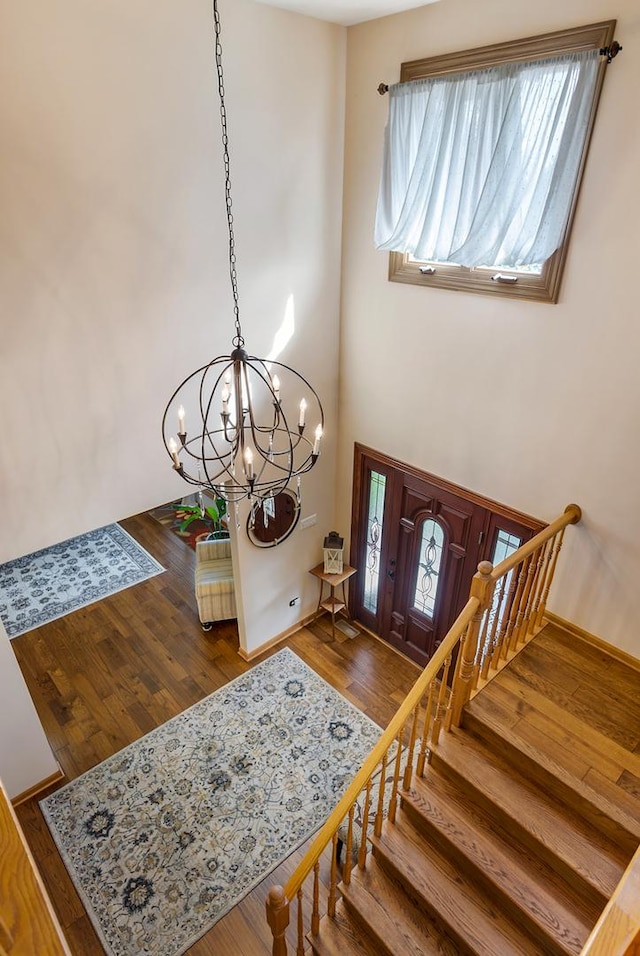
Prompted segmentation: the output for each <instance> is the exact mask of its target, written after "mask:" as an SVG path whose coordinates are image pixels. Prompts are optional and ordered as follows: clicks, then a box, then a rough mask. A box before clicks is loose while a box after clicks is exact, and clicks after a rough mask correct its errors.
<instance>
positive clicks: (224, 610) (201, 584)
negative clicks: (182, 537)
mask: <svg viewBox="0 0 640 956" xmlns="http://www.w3.org/2000/svg"><path fill="white" fill-rule="evenodd" d="M195 586H196V601H197V603H198V616H199V618H200V623H201V625H202V629H203V630H204V631H208V630H210V629H211V626H212V623H213V622H214V621H226V620H229V619H230V618H235V617H237V614H236V594H235V587H234V584H233V566H232V564H231V541H230V540H229V538H223V539H219V540H215V539H205V540H204V541H198V542H196V574H195Z"/></svg>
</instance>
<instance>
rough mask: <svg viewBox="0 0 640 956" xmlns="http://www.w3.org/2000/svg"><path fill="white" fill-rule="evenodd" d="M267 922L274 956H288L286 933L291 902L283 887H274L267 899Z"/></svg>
mask: <svg viewBox="0 0 640 956" xmlns="http://www.w3.org/2000/svg"><path fill="white" fill-rule="evenodd" d="M266 906H267V922H268V924H269V926H270V927H271V933H272V935H273V949H272V950H271V953H272V956H287V941H286V939H285V935H284V934H285V932H286V929H287V926H288V925H289V902H288V900H287V898H286V896H285V895H284V890H283V889H282V887H281V886H272V887H271V889H270V890H269V895H268V897H267V902H266Z"/></svg>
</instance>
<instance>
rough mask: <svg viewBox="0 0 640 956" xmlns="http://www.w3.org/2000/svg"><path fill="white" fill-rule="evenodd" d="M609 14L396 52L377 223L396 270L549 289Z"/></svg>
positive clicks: (554, 290)
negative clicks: (397, 68)
mask: <svg viewBox="0 0 640 956" xmlns="http://www.w3.org/2000/svg"><path fill="white" fill-rule="evenodd" d="M614 27H615V21H613V20H612V21H608V22H606V23H599V24H595V25H591V26H586V27H579V28H575V29H572V30H566V31H561V32H558V33H552V34H546V35H545V36H541V37H532V38H529V39H525V40H516V41H513V42H511V43H506V44H496V45H494V46H491V47H483V48H480V49H477V50H470V51H467V52H463V53H454V54H449V55H447V56H441V57H433V58H430V59H426V60H416V61H413V62H410V63H403V64H402V70H401V78H400V83H399V84H396V86H394V87H392V88H391V89H390V91H389V93H390V112H389V123H388V125H387V131H386V136H385V152H384V163H383V173H382V179H381V184H380V194H379V199H378V211H377V216H376V230H375V241H376V246H377V247H378V248H379V249H383V250H387V251H389V252H390V266H389V278H390V279H391V280H393V281H399V282H410V283H415V284H420V285H432V286H436V287H440V288H450V289H466V290H468V291H473V292H481V293H489V294H498V295H508V296H514V297H519V298H522V297H524V298H533V299H539V300H542V301H548V302H556V301H557V299H558V293H559V289H560V281H561V277H562V269H563V266H564V261H565V258H566V251H567V243H568V239H569V234H570V230H571V224H572V220H573V215H574V211H575V206H576V201H577V196H578V191H579V187H580V181H581V177H582V172H583V169H584V165H585V160H586V154H587V149H588V145H589V139H590V136H591V131H592V128H593V121H594V116H595V111H596V106H597V102H598V98H599V95H600V90H601V87H602V82H603V78H604V70H605V67H606V63H607V57H606V56H604V55H603V54H602V51H603V50H605V49H607V50H608V49H609V48H610V47H611V44H612V41H613V30H614Z"/></svg>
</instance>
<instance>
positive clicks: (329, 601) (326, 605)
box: [309, 562, 356, 640]
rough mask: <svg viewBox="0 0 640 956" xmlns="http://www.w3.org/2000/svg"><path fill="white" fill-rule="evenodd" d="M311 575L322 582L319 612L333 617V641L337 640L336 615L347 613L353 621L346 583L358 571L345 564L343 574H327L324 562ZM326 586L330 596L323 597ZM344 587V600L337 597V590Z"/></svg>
mask: <svg viewBox="0 0 640 956" xmlns="http://www.w3.org/2000/svg"><path fill="white" fill-rule="evenodd" d="M309 573H310V574H314V575H315V576H316V577H317V578H318V580H319V581H320V596H319V598H318V611H317V613H318V614H319V613H320V611H328V612H329V614H330V615H331V639H332V640H335V637H336V614H337V613H338V611H342V610H344V611H346V613H347V617H348V618H349V620H351V618H350V616H349V609H348V607H347V599H346V597H345V593H344V582H345V581H346V580H347V579H348V578H350V577H351V575H352V574H355V573H356V569H355V568H352V567H350V565H348V564H345V565H344V568H343V569H342V573H341V574H325V570H324V562H322V563H321V564H317V565H316V566H315V568H311V570H310V572H309ZM325 584H328V585H329V595H328V597H326V598H324V599H323V597H322V595H323V592H324V586H325ZM339 586H342V599H340V598H339V597H336V588H337V587H339Z"/></svg>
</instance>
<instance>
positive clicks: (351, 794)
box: [284, 598, 480, 901]
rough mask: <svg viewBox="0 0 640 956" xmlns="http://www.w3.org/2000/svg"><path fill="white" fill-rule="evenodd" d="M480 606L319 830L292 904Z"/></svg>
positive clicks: (470, 611) (463, 621) (450, 638)
mask: <svg viewBox="0 0 640 956" xmlns="http://www.w3.org/2000/svg"><path fill="white" fill-rule="evenodd" d="M479 605H480V602H479V601H478V599H477V598H470V599H469V600H468V601H467V603H466V604H465V606H464V607H463V609H462V611H461V612H460V614H459V615H458V617H457V618H456V620H455V621H454V623H453V626H452V627H451V629H450V630H449V633H448V634H447V636H446V637H445V639H444V640H443V642H442V644H441V645H440V647H439V648H438V649H437V650H436V652H435V654H434V655H433V657H432V658H431V659H430V660H429V662H428V664H427V666H426V667H425V669H424V670H423V672H422V673H421V674H420V676H419V677H418V679H417V681H416V682H415V684H414V685H413V687H412V688H411V690H410V691H409V693H408V694H407V696H406V698H405V699H404V701H403V703H402V704H401V705H400V707H399V709H398V710H397V712H396V714H395V716H394V717H392V719H391V722H390V723H389V725H388V727H387V728H386V730H384V731H383V732H382V735H381V737H380V739H379V740H378V742H377V744H376V745H375V746H374V748H373V750H372V751H371V753H370V754H369V756H368V757H367V758H366V759H365V761H364V763H363V764H362V766H361V768H360V770H358V772H357V773H356V775H355V777H354V778H353V780H352V781H351V784H350V785H349V787H348V788H347V790H346V791H345V793H344V795H343V796H342V797H341V799H340V800H339V801H338V804H337V806H336V808H335V809H334V811H333V812H332V813H331V815H330V816H329V817H328V819H327V820H326V822H325V823H324V825H323V826H322V827H321V828H320V830H319V831H318V833H317V835H316V838H315V839H314V841H313V843H312V844H311V846H310V847H309V849H308V850H307V852H306V853H305V855H304V857H303V858H302V860H301V861H300V863H299V864H298V866H297V868H296V871H295V873H293V874H292V876H291V878H290V879H289V881H288V882H287V884H286V885H285V887H284V895H285V898H286V899H287V900H288V901H291V900H293V898H294V896H295V895H296V893H297V892H298V890H299V889H300V887H301V886H302V884H303V883H304V881H305V880H306V878H307V876H308V875H309V873H310V872H311V870H312V868H313V866H314V864H315V862H316V860H317V859H318V858H319V857H320V855H321V853H322V852H323V850H324V849H325V847H326V846H327V845H328V844H329V843H330V841H331V838H332V837H333V834H334V833H335V832H336V831H337V830H338V828H339V827H340V824H341V823H342V821H343V820H344V818H345V817H346V816H347V814H348V813H349V810H350V808H351V806H352V805H353V804H354V803H355V801H356V800H357V799H358V797H359V795H360V793H361V791H362V790H363V788H364V787H365V786H366V784H367V781H368V780H369V778H370V777H371V776H372V775H373V774H374V773H375V771H376V768H377V767H378V764H380V763H381V761H382V759H383V757H384V755H385V754H386V753H387V751H388V750H389V749H390V748H391V747H392V746H393V743H394V741H395V739H396V737H397V736H398V734H399V733H400V732H401V730H402V729H403V727H404V725H405V723H406V721H407V719H408V717H409V715H410V714H411V712H412V711H413V710H414V708H415V707H416V706H417V705H418V703H419V702H420V700H421V699H422V697H423V696H424V694H425V693H426V691H427V689H428V687H429V685H430V684H431V682H432V681H433V680H434V679H435V678H436V677H437V675H438V672H439V671H440V669H441V668H442V666H443V664H444V663H445V661H446V659H447V657H448V656H449V655H450V654H451V653H452V651H453V649H454V648H455V646H456V645H457V644H458V642H459V640H460V638H461V637H462V635H463V634H464V632H465V630H466V628H467V627H468V626H469V624H470V622H471V620H472V618H473V615H474V614H475V613H476V611H477V609H478V607H479Z"/></svg>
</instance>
